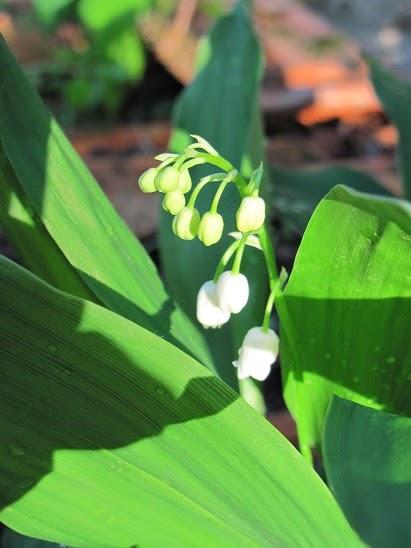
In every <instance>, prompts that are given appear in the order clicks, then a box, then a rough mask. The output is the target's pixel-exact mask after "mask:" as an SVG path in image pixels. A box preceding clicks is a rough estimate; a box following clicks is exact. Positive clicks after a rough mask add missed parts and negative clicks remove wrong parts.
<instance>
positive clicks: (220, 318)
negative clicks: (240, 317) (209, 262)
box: [197, 280, 230, 329]
mask: <svg viewBox="0 0 411 548" xmlns="http://www.w3.org/2000/svg"><path fill="white" fill-rule="evenodd" d="M215 289H216V284H215V283H214V282H213V281H212V280H210V281H208V282H205V283H204V284H203V285H202V286H201V287H200V290H199V292H198V295H197V320H198V321H199V322H200V323H201V324H202V325H203V327H204V328H205V329H207V328H208V327H212V328H214V329H215V328H216V327H221V326H222V325H223V324H225V323H226V322H228V320H229V319H230V314H229V312H224V311H223V310H221V308H220V307H219V306H218V304H217V302H216V299H215Z"/></svg>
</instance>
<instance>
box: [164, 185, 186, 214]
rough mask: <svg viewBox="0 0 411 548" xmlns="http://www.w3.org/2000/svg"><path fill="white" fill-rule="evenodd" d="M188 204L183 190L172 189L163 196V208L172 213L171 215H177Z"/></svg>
mask: <svg viewBox="0 0 411 548" xmlns="http://www.w3.org/2000/svg"><path fill="white" fill-rule="evenodd" d="M185 205H186V199H185V198H184V194H183V193H182V192H181V190H178V189H177V190H172V191H171V192H166V193H165V194H164V198H163V208H164V209H165V210H166V211H168V212H169V213H171V215H177V214H178V213H180V211H181V210H182V209H183V207H184V206H185Z"/></svg>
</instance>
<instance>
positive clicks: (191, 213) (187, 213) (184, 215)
mask: <svg viewBox="0 0 411 548" xmlns="http://www.w3.org/2000/svg"><path fill="white" fill-rule="evenodd" d="M199 224H200V214H199V212H198V211H197V209H195V208H194V207H188V206H187V207H184V208H183V209H182V210H181V211H180V213H179V214H178V215H177V216H176V217H174V219H173V225H172V226H173V232H174V234H175V235H176V236H178V237H179V238H181V239H182V240H192V239H193V238H195V237H196V235H197V231H198V225H199Z"/></svg>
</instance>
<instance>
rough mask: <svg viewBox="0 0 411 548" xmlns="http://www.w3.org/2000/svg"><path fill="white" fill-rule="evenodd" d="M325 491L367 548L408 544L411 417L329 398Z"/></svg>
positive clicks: (398, 547)
mask: <svg viewBox="0 0 411 548" xmlns="http://www.w3.org/2000/svg"><path fill="white" fill-rule="evenodd" d="M323 448H324V464H325V469H326V472H327V478H328V480H329V482H330V485H331V488H332V490H333V491H334V494H335V496H336V498H337V500H338V501H339V503H340V505H341V507H342V508H343V510H344V512H345V514H346V516H347V517H348V519H349V520H350V522H351V524H352V525H353V527H355V529H356V530H357V531H358V532H359V533H360V534H361V536H362V538H363V539H364V541H365V542H366V543H367V545H369V546H373V547H375V548H386V547H387V546H389V547H390V548H403V547H404V546H410V545H411V527H410V508H411V467H410V463H411V419H410V418H407V417H400V416H398V415H393V414H391V413H385V412H383V411H376V410H375V409H370V408H368V407H364V406H362V405H358V404H355V403H352V402H350V401H347V400H343V399H341V398H337V397H334V398H333V399H332V402H331V405H330V409H329V410H328V413H327V417H326V422H325V430H324V446H323Z"/></svg>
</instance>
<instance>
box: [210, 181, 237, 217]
mask: <svg viewBox="0 0 411 548" xmlns="http://www.w3.org/2000/svg"><path fill="white" fill-rule="evenodd" d="M236 175H237V172H235V173H234V172H231V173H229V174H228V175H227V177H225V179H223V180H222V182H221V183H220V186H219V187H218V189H217V192H216V193H215V196H214V199H213V201H212V203H211V208H210V212H211V213H217V208H218V204H219V202H220V199H221V196H222V195H223V192H224V189H225V187H226V186H227V185H228V184H229V183H231V182H232V181H233V180H234V179H235V177H236Z"/></svg>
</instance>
